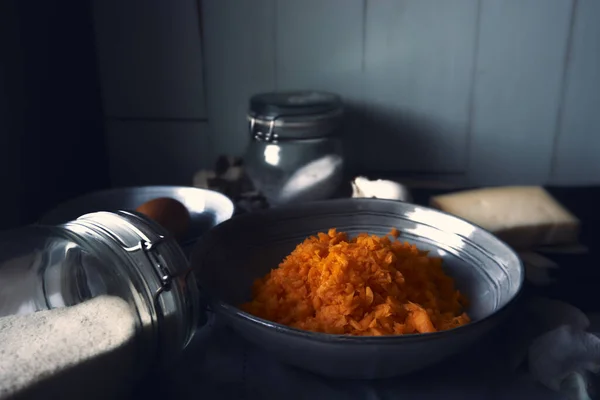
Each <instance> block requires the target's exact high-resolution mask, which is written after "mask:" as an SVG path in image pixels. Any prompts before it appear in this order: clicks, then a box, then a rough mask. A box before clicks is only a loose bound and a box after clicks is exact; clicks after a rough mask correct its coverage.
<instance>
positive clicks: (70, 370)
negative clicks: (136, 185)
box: [0, 211, 201, 399]
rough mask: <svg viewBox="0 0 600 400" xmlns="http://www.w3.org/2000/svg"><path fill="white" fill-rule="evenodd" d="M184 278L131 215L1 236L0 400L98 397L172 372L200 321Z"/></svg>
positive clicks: (176, 260)
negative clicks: (160, 370)
mask: <svg viewBox="0 0 600 400" xmlns="http://www.w3.org/2000/svg"><path fill="white" fill-rule="evenodd" d="M189 271H190V270H189V267H188V263H187V260H186V258H185V256H184V254H183V253H182V250H181V248H180V247H179V246H178V244H177V243H176V242H175V240H174V239H172V238H171V237H170V236H169V235H168V234H167V233H166V232H165V231H164V230H163V228H162V227H160V226H158V225H157V224H156V223H154V222H152V221H150V220H149V219H147V218H145V217H144V216H142V215H140V214H137V213H132V212H125V211H119V212H115V213H112V212H97V213H92V214H88V215H85V216H82V217H80V218H79V219H77V220H75V221H71V222H68V223H66V224H64V225H61V226H30V227H25V228H21V229H18V230H15V231H9V232H4V233H2V234H0V354H2V356H1V357H0V399H1V398H4V397H10V396H12V395H19V396H23V397H25V398H30V397H38V396H39V397H53V396H56V397H60V398H67V397H74V398H84V396H85V398H95V397H98V398H100V397H102V398H105V397H106V396H107V395H109V396H110V395H117V394H118V393H123V391H125V390H127V389H128V388H131V387H132V384H133V383H134V382H135V381H136V380H137V379H138V378H140V377H141V376H142V375H143V374H144V373H146V372H148V371H149V370H150V369H152V368H153V367H154V366H161V367H168V366H169V365H172V364H173V362H174V361H175V360H176V359H177V358H178V356H179V355H180V354H181V352H182V350H183V349H184V348H185V347H186V346H187V344H188V343H189V342H190V340H191V339H192V337H193V335H194V332H195V330H196V327H197V325H198V322H199V321H198V319H199V316H200V315H201V309H200V305H199V293H198V288H197V285H196V282H195V278H194V276H193V274H191V273H189Z"/></svg>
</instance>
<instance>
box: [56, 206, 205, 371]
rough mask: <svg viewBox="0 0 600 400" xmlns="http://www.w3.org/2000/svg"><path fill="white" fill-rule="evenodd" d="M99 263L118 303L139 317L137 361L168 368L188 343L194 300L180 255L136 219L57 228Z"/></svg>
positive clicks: (107, 216)
mask: <svg viewBox="0 0 600 400" xmlns="http://www.w3.org/2000/svg"><path fill="white" fill-rule="evenodd" d="M61 228H62V229H63V230H64V231H65V232H68V234H70V235H72V236H74V240H76V241H79V242H81V243H82V245H83V244H85V246H86V248H88V249H89V251H90V252H91V253H93V254H94V255H95V257H96V258H97V259H100V260H102V261H103V264H104V265H106V267H105V268H107V269H110V270H111V276H112V280H113V281H114V280H122V283H121V288H120V290H125V291H126V293H121V294H120V296H121V297H127V298H128V301H129V302H130V303H132V305H133V306H134V308H135V309H136V310H137V312H138V318H139V322H140V351H141V352H142V353H143V354H142V356H143V357H141V359H145V360H144V362H146V363H149V362H151V361H152V359H155V360H157V361H158V362H159V363H160V365H162V366H168V365H171V364H172V363H173V362H174V361H175V360H177V358H178V357H179V355H180V354H181V351H182V350H183V349H184V348H185V346H186V345H187V344H188V343H189V341H190V340H191V338H192V336H193V334H194V332H195V329H196V326H197V322H198V316H199V314H200V309H199V294H198V292H197V286H196V282H195V280H194V277H193V274H188V273H187V271H189V269H188V265H187V260H186V258H185V256H184V255H183V252H182V250H181V249H180V248H179V246H178V245H177V243H176V242H175V241H174V239H172V238H171V237H170V236H168V235H167V234H166V232H164V230H163V229H162V228H161V227H159V226H158V225H156V224H154V223H152V222H151V221H149V220H147V219H145V218H144V217H141V216H139V215H137V214H132V213H126V212H118V213H108V212H99V213H93V214H88V215H85V216H83V217H80V218H79V219H77V220H75V221H72V222H69V223H67V224H65V225H63V226H62V227H61Z"/></svg>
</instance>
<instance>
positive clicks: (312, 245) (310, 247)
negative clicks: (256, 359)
mask: <svg viewBox="0 0 600 400" xmlns="http://www.w3.org/2000/svg"><path fill="white" fill-rule="evenodd" d="M398 236H399V232H398V231H397V230H396V229H392V231H391V232H390V234H389V235H388V236H382V237H380V236H376V235H368V234H360V235H359V236H357V237H355V238H353V239H351V240H349V239H348V236H347V234H345V233H343V232H337V231H336V229H330V230H329V232H328V233H319V234H318V235H316V236H311V237H309V238H307V239H306V240H304V242H303V243H301V244H299V245H298V246H297V247H296V248H295V250H294V251H292V253H291V254H290V255H288V256H287V257H286V258H285V259H284V260H283V262H281V264H280V265H279V268H276V269H273V270H272V271H271V272H269V273H268V274H267V275H266V276H265V277H263V278H262V279H258V280H256V282H255V283H254V286H253V298H252V300H251V301H250V302H248V303H245V304H243V305H242V306H241V308H242V309H243V310H244V311H246V312H248V313H250V314H253V315H255V316H257V317H260V318H264V319H266V320H269V321H273V322H277V323H280V324H284V325H288V326H291V327H294V328H299V329H305V330H309V331H314V332H323V333H331V334H346V335H363V336H381V335H402V334H411V333H427V332H436V331H441V330H447V329H451V328H454V327H457V326H460V325H465V324H467V323H469V322H470V319H469V317H468V315H467V314H466V313H465V312H463V309H464V307H465V306H466V299H465V297H464V296H463V295H462V294H461V293H460V292H459V291H458V290H457V289H456V288H455V285H454V281H453V279H452V278H450V277H449V276H448V275H446V274H445V273H444V271H443V270H442V259H441V258H438V257H430V256H429V255H428V252H426V251H421V250H419V249H417V247H416V246H415V245H411V244H409V243H403V242H400V241H398V240H397V238H398Z"/></svg>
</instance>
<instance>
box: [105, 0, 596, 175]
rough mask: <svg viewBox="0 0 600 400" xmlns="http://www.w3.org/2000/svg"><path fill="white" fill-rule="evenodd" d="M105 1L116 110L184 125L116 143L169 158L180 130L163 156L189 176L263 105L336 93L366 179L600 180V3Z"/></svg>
mask: <svg viewBox="0 0 600 400" xmlns="http://www.w3.org/2000/svg"><path fill="white" fill-rule="evenodd" d="M95 3H96V4H97V12H96V16H97V25H99V27H97V32H98V40H99V45H98V47H99V55H100V66H101V67H102V68H101V73H102V76H103V89H104V98H105V110H107V113H108V114H109V115H112V116H118V117H140V116H141V117H144V118H146V117H149V118H155V117H156V118H170V120H169V121H156V123H157V124H158V123H160V124H162V125H160V128H158V125H155V126H154V127H153V128H151V129H150V128H149V125H148V124H149V123H151V121H150V122H148V121H143V123H144V125H143V126H138V127H135V126H134V125H135V124H132V123H131V122H130V121H126V122H128V125H121V126H119V127H118V128H114V131H113V133H112V137H115V138H117V137H124V136H127V135H130V136H129V139H128V143H130V144H131V145H133V143H135V139H134V138H135V137H137V136H135V135H134V134H132V133H131V132H134V131H136V130H137V131H139V132H140V133H138V134H137V135H146V134H150V135H154V136H152V137H153V139H152V140H153V141H152V143H154V144H153V146H154V147H153V148H155V150H154V151H155V152H156V153H157V154H160V153H161V149H160V145H159V144H160V142H161V139H160V138H161V135H168V134H167V133H162V132H168V131H169V130H173V131H177V132H179V135H180V137H182V139H180V140H181V141H180V143H171V144H169V146H168V150H165V153H168V154H171V156H169V157H173V155H174V154H175V153H177V149H181V152H182V153H183V154H184V155H185V157H184V158H187V159H194V154H192V150H189V149H184V146H196V147H197V148H198V152H197V154H198V157H201V158H202V160H201V161H200V160H199V159H198V161H190V160H188V161H186V162H189V163H191V164H193V165H189V166H187V167H185V168H179V169H178V171H180V172H179V173H180V174H187V173H188V171H192V170H193V169H194V168H196V167H199V166H200V165H204V164H206V165H210V163H211V162H212V160H214V157H215V156H216V155H218V154H223V153H229V154H243V151H244V149H245V147H246V144H247V142H248V140H249V138H248V135H247V125H246V120H245V111H246V108H247V102H248V99H249V97H250V96H251V95H252V94H253V93H257V92H261V91H270V90H281V89H322V90H329V91H334V92H337V93H339V94H341V95H342V96H343V97H344V99H345V100H346V103H347V108H348V111H349V113H348V121H349V123H348V126H347V135H348V141H349V142H350V143H351V144H352V148H351V150H352V151H351V152H350V159H351V164H352V166H353V167H354V168H355V170H356V171H365V170H370V171H388V172H412V173H428V174H438V175H445V176H452V177H456V179H460V180H461V181H463V182H467V183H470V184H491V185H494V184H508V183H523V184H526V183H562V184H587V183H600V157H599V156H597V155H600V112H598V110H597V108H598V105H599V104H600V46H599V45H598V43H599V42H600V28H599V27H598V24H597V23H596V22H595V21H596V20H598V19H599V18H600V4H599V2H598V1H597V0H453V1H440V0H304V1H297V0H251V1H250V0H203V1H201V4H202V13H201V15H202V21H201V23H199V22H200V21H196V20H194V18H193V17H192V16H194V15H197V14H198V13H197V4H198V3H196V0H185V1H181V2H161V1H159V0H151V1H149V2H143V3H144V6H143V7H142V6H141V3H142V2H141V1H140V0H128V1H125V2H118V1H116V0H95ZM125 3H129V5H123V4H125ZM175 3H177V4H175ZM140 8H143V9H144V11H143V12H141V11H139V9H140ZM117 12H120V13H121V14H120V15H121V16H120V17H118V18H116V19H115V17H114V16H111V15H113V14H114V13H117ZM140 13H141V14H140ZM165 16H166V17H165ZM165 19H166V20H167V21H170V22H165ZM115 20H116V21H117V24H116V26H115V27H113V25H114V24H115V22H114V21H115ZM129 20H136V21H137V22H136V24H138V26H137V27H136V29H132V28H131V27H129V26H128V24H127V23H126V22H123V23H121V22H122V21H129ZM102 21H104V22H102ZM106 21H110V23H111V24H113V25H110V24H108V22H106ZM119 21H121V22H119ZM140 24H141V25H144V26H142V27H140ZM180 25H182V26H180ZM183 25H185V26H183ZM103 26H104V28H102V27H103ZM199 26H200V27H201V30H202V40H201V44H202V46H200V45H199V43H200V41H199V40H197V37H193V38H191V37H190V35H192V36H193V32H194V31H195V30H196V29H198V28H199ZM175 28H176V29H175ZM144 29H145V30H148V31H149V32H150V31H151V32H150V34H149V35H148V37H149V39H146V40H142V39H140V35H142V36H141V37H143V34H142V33H143V31H144ZM123 35H125V36H128V37H129V39H127V40H123V39H122V36H123ZM136 35H137V36H136ZM132 37H133V39H132ZM198 37H199V36H198ZM140 40H141V42H140ZM142 42H143V43H146V44H142ZM152 43H159V45H152ZM196 46H198V49H196ZM201 47H202V48H201ZM115 55H116V56H115ZM198 57H203V58H204V59H203V63H199V62H198V59H199V58H198ZM165 58H167V59H168V60H171V62H170V63H166V64H165V63H164V59H165ZM115 59H117V60H121V62H122V63H124V64H126V65H124V66H123V65H121V66H119V65H115V62H116V61H115ZM145 67H148V70H144V68H145ZM139 71H144V72H143V73H140V74H139V75H137V76H136V72H139ZM202 77H204V79H202ZM170 79H174V81H173V82H171V81H170ZM184 83H186V84H184ZM187 83H189V84H187ZM202 85H203V86H202ZM201 86H202V88H203V89H202V90H203V92H204V93H199V90H200V89H199V88H200V87H201ZM165 93H166V94H168V98H169V99H174V102H173V103H169V104H167V102H164V101H163V100H164V99H163V100H161V97H160V96H164V94H165ZM140 95H143V97H144V100H139V98H140ZM204 95H205V97H204ZM204 100H205V101H204ZM183 119H190V120H191V122H195V123H198V124H200V125H202V127H200V126H199V127H198V129H196V130H194V129H190V128H189V126H188V125H185V127H184V125H180V124H181V123H182V122H180V121H179V120H183ZM119 123H121V124H123V123H124V122H122V121H115V122H113V124H112V125H119ZM168 124H172V125H171V126H169V125H168ZM186 132H187V133H186ZM192 132H197V135H200V136H194V140H190V139H189V138H188V137H187V136H185V135H188V134H193V133H192ZM200 132H202V133H200ZM176 136H177V135H175V137H176ZM166 137H167V136H165V140H166ZM173 140H176V139H173ZM115 147H118V145H115ZM200 148H202V149H200ZM121 152H122V153H123V154H121V155H120V156H119V157H118V158H119V159H121V160H126V159H127V156H126V155H125V154H124V153H125V152H124V151H122V150H121ZM124 162H125V161H123V163H124ZM170 162H171V163H174V162H175V160H171V161H170ZM116 168H117V169H118V167H116ZM180 178H181V179H183V175H182V176H181V177H180ZM164 179H169V178H168V177H167V176H165V177H164ZM178 179H179V178H178ZM128 180H129V179H125V181H128Z"/></svg>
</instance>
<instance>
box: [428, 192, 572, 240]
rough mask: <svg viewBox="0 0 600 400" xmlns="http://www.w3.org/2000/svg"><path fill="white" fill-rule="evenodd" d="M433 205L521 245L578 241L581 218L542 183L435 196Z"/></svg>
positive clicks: (432, 201) (432, 200)
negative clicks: (545, 188)
mask: <svg viewBox="0 0 600 400" xmlns="http://www.w3.org/2000/svg"><path fill="white" fill-rule="evenodd" d="M431 206H432V207H435V208H437V209H440V210H442V211H446V212H448V213H450V214H454V215H456V216H458V217H461V218H464V219H466V220H467V221H470V222H472V223H474V224H476V225H479V226H481V227H482V228H484V229H486V230H488V231H490V232H492V233H494V234H495V235H497V236H498V237H499V238H501V239H502V240H504V241H505V242H506V243H507V244H509V245H511V246H513V247H515V248H518V249H524V248H531V247H535V246H539V245H558V244H568V243H576V242H577V240H578V236H579V225H580V224H579V220H578V219H577V218H576V217H575V216H574V215H573V214H571V213H570V212H569V211H568V210H567V209H565V208H564V207H563V206H562V205H561V204H560V203H558V202H557V201H556V200H555V199H554V198H553V197H552V196H551V195H550V194H549V193H548V192H547V191H546V190H544V189H543V188H541V187H539V186H510V187H495V188H486V189H477V190H469V191H464V192H457V193H451V194H446V195H442V196H436V197H433V198H432V199H431Z"/></svg>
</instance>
